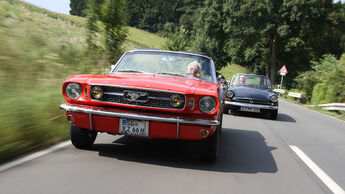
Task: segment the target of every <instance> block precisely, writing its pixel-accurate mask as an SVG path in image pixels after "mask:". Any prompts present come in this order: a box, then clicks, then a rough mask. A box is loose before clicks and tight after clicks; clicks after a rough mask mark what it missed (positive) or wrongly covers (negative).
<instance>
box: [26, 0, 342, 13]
mask: <svg viewBox="0 0 345 194" xmlns="http://www.w3.org/2000/svg"><path fill="white" fill-rule="evenodd" d="M24 1H26V2H29V3H32V4H34V5H37V6H39V7H43V8H46V9H49V10H51V11H55V12H58V13H64V14H69V10H70V7H69V3H70V0H24ZM334 1H335V2H338V1H340V0H334ZM341 1H342V2H345V0H341Z"/></svg>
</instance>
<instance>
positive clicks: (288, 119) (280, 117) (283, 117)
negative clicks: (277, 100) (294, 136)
mask: <svg viewBox="0 0 345 194" xmlns="http://www.w3.org/2000/svg"><path fill="white" fill-rule="evenodd" d="M277 121H283V122H291V123H296V120H295V119H294V118H292V117H290V116H289V115H287V114H284V113H279V114H278V117H277Z"/></svg>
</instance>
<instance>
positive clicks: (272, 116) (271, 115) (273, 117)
mask: <svg viewBox="0 0 345 194" xmlns="http://www.w3.org/2000/svg"><path fill="white" fill-rule="evenodd" d="M277 116H278V110H270V111H269V112H268V118H269V119H271V120H277Z"/></svg>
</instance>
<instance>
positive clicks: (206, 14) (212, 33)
mask: <svg viewBox="0 0 345 194" xmlns="http://www.w3.org/2000/svg"><path fill="white" fill-rule="evenodd" d="M204 5H205V7H204V8H203V9H201V10H200V14H199V15H197V18H199V19H198V20H197V22H196V24H195V25H194V30H193V31H194V32H193V36H194V37H193V41H192V43H191V45H192V49H191V50H193V51H200V52H203V53H206V54H207V55H208V56H210V57H212V58H213V59H214V60H215V63H216V68H217V70H219V69H221V68H222V67H223V66H225V65H227V62H228V60H229V57H228V55H227V54H226V53H225V50H224V47H225V40H226V34H225V32H224V29H223V23H224V21H225V18H224V13H223V0H206V1H205V4H204Z"/></svg>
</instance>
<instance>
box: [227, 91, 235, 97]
mask: <svg viewBox="0 0 345 194" xmlns="http://www.w3.org/2000/svg"><path fill="white" fill-rule="evenodd" d="M226 97H228V98H232V97H234V92H233V91H232V90H228V92H227V93H226Z"/></svg>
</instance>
